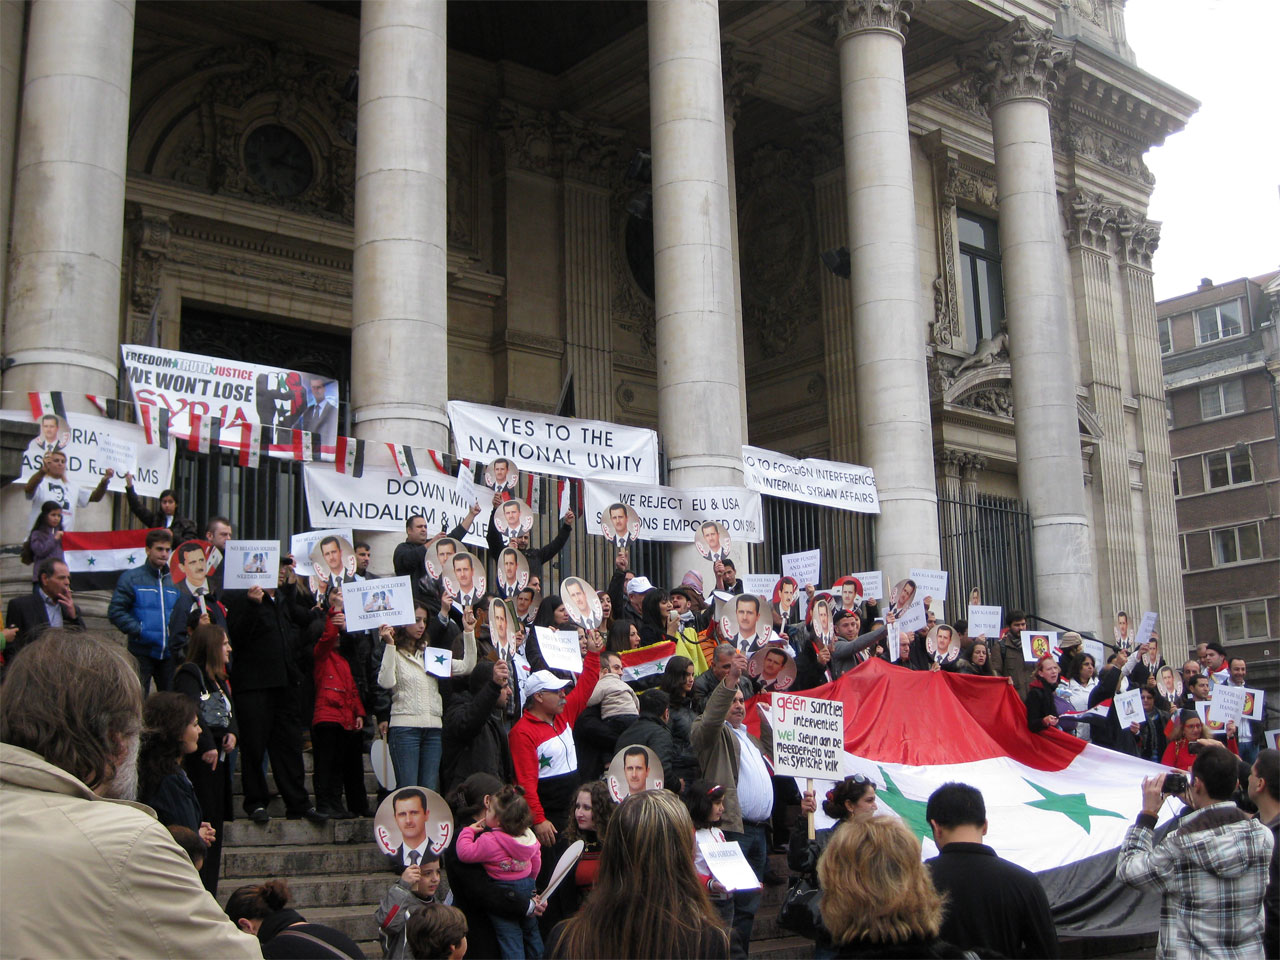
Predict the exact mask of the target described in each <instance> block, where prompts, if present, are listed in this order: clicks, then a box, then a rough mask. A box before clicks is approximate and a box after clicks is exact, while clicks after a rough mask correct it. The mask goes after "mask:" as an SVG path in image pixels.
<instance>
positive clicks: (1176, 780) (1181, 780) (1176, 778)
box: [1160, 773, 1188, 794]
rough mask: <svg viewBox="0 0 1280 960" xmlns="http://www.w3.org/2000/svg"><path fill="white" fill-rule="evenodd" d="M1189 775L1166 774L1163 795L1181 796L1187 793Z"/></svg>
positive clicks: (1161, 789) (1161, 790) (1162, 789)
mask: <svg viewBox="0 0 1280 960" xmlns="http://www.w3.org/2000/svg"><path fill="white" fill-rule="evenodd" d="M1187 786H1188V784H1187V775H1186V774H1185V773H1166V774H1165V775H1164V785H1163V786H1162V787H1161V788H1160V792H1161V793H1172V794H1180V793H1186V792H1187Z"/></svg>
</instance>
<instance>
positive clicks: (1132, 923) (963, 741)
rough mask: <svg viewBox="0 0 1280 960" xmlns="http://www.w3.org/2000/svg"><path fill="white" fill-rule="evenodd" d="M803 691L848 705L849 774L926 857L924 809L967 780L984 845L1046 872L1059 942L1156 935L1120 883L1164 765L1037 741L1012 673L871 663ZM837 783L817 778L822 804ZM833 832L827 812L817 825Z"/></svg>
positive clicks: (1059, 736) (1074, 743)
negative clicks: (1149, 790)
mask: <svg viewBox="0 0 1280 960" xmlns="http://www.w3.org/2000/svg"><path fill="white" fill-rule="evenodd" d="M805 695H806V696H817V697H826V698H829V699H838V700H841V701H843V703H844V724H845V759H844V770H845V774H846V775H848V774H853V773H860V774H862V775H864V776H867V777H870V778H871V779H872V780H874V781H875V783H876V786H877V797H876V803H877V805H878V807H879V809H880V812H881V813H886V814H891V815H894V816H898V817H900V818H902V820H904V821H905V822H906V824H907V826H909V827H910V828H911V830H912V832H913V833H915V835H916V836H917V837H919V838H920V840H921V844H922V846H923V848H924V850H923V853H924V856H925V858H926V859H927V858H929V857H933V856H936V855H937V852H938V851H937V847H936V846H935V845H934V842H933V837H932V833H931V831H930V829H929V824H928V822H927V820H926V819H925V802H926V801H927V800H928V798H929V795H930V794H931V793H932V792H933V791H934V790H935V789H937V788H938V787H939V786H941V785H942V784H944V783H947V782H948V781H959V782H961V783H967V784H970V785H972V786H975V787H977V788H978V789H979V790H981V791H982V795H983V797H984V798H985V801H986V806H987V823H988V832H987V837H986V842H987V844H988V845H989V846H991V847H992V848H994V849H995V851H996V853H998V854H999V855H1000V856H1002V857H1004V858H1005V859H1006V860H1011V861H1012V862H1014V863H1017V864H1020V865H1021V866H1023V867H1025V868H1027V869H1028V870H1031V871H1033V872H1034V873H1036V874H1038V875H1039V878H1040V881H1041V883H1042V884H1043V885H1044V888H1045V893H1046V894H1048V897H1049V903H1050V905H1051V906H1052V908H1053V916H1054V921H1055V923H1056V924H1057V927H1058V933H1059V934H1060V935H1070V936H1114V935H1117V934H1138V933H1152V932H1155V930H1156V929H1157V927H1158V921H1159V908H1160V901H1159V897H1158V896H1153V895H1151V894H1149V893H1147V894H1140V893H1139V892H1138V891H1136V890H1133V889H1131V888H1129V887H1125V886H1123V885H1121V884H1119V883H1117V882H1116V879H1115V866H1116V854H1117V850H1118V848H1119V846H1120V843H1121V841H1122V839H1123V838H1124V833H1125V830H1126V829H1127V828H1128V827H1129V825H1130V824H1132V823H1133V822H1134V818H1135V817H1136V816H1137V814H1138V813H1139V812H1140V810H1141V808H1142V790H1141V784H1142V780H1143V778H1144V777H1147V776H1151V775H1153V774H1158V773H1163V772H1165V768H1164V767H1161V766H1159V765H1158V764H1153V763H1148V762H1146V761H1143V760H1139V759H1137V758H1136V757H1130V756H1126V755H1124V754H1121V753H1116V752H1114V751H1111V750H1107V749H1104V748H1103V747H1099V746H1095V745H1093V744H1090V743H1086V742H1085V741H1083V740H1079V739H1077V738H1075V737H1073V736H1070V735H1068V734H1065V733H1062V732H1060V731H1056V730H1050V731H1046V732H1045V733H1039V734H1036V733H1032V732H1031V731H1030V730H1028V729H1027V711H1026V707H1025V706H1024V705H1023V703H1022V701H1021V700H1020V699H1019V698H1018V694H1017V692H1016V691H1015V690H1014V688H1013V686H1012V685H1010V684H1009V682H1008V681H1007V680H1006V679H1005V678H1003V677H977V676H966V675H962V674H954V673H948V672H943V671H935V672H928V671H912V670H908V669H906V668H905V667H898V666H892V665H890V664H888V663H885V662H884V661H883V660H879V659H872V660H869V661H867V662H866V663H863V664H861V665H860V666H858V667H856V668H855V669H853V670H851V671H849V672H848V673H846V674H845V675H844V676H842V677H841V678H840V679H839V680H837V681H835V682H834V683H829V684H826V685H825V686H822V687H818V688H816V689H814V690H809V691H805ZM751 714H757V716H756V717H753V718H752V719H753V720H756V721H758V713H757V711H751V712H750V713H749V714H748V715H749V716H751ZM832 785H833V784H832V783H831V782H825V783H824V782H822V781H815V782H814V786H815V788H816V790H817V793H818V796H819V797H821V796H822V795H823V794H824V793H825V792H826V791H827V790H828V789H829V788H830V787H831V786H832ZM801 789H802V790H803V789H804V785H803V783H802V784H801ZM1173 806H1174V804H1167V805H1166V810H1165V811H1164V813H1163V814H1162V820H1165V819H1168V818H1169V817H1170V816H1171V815H1172V813H1171V810H1170V808H1171V807H1173ZM831 825H832V821H831V820H830V819H828V818H827V817H826V816H825V815H824V814H822V812H821V810H819V812H818V814H817V826H819V827H822V826H831Z"/></svg>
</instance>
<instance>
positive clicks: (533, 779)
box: [508, 630, 604, 847]
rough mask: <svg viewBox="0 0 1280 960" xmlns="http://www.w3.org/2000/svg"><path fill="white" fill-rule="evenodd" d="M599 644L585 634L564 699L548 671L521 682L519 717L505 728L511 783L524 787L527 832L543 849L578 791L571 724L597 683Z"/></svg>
mask: <svg viewBox="0 0 1280 960" xmlns="http://www.w3.org/2000/svg"><path fill="white" fill-rule="evenodd" d="M603 649H604V641H603V640H602V639H601V637H600V634H599V633H597V632H596V631H594V630H593V631H591V633H589V634H588V639H587V653H586V655H585V656H584V657H583V658H582V673H581V674H579V675H578V683H577V686H575V687H574V688H573V692H572V693H570V694H569V695H568V696H566V695H565V692H564V688H565V687H566V686H568V685H569V683H570V681H568V680H562V679H560V678H559V677H557V676H556V675H555V674H554V673H552V672H551V671H550V670H536V671H534V672H533V673H532V674H530V675H529V679H528V680H526V681H525V684H524V694H525V703H524V714H523V716H521V717H520V719H519V720H517V721H516V722H515V725H514V726H512V728H511V733H510V734H509V735H508V742H509V743H510V745H511V764H512V766H513V767H514V768H515V772H516V782H517V783H519V784H520V786H522V787H524V796H525V799H526V800H527V801H528V802H529V809H530V810H531V811H532V812H533V832H534V834H536V835H537V837H538V841H539V842H540V843H541V844H542V845H543V846H544V847H549V846H551V845H552V844H553V843H555V840H556V833H557V832H558V831H560V830H563V829H564V827H565V824H566V823H567V822H568V820H569V808H570V806H571V805H572V803H573V797H574V791H575V790H576V789H577V787H578V751H577V748H576V747H575V746H574V743H573V723H574V721H575V720H577V719H578V714H580V713H581V712H582V709H583V708H584V707H585V706H586V705H587V698H588V697H590V696H591V691H592V690H594V689H595V685H596V681H597V680H598V679H600V651H601V650H603Z"/></svg>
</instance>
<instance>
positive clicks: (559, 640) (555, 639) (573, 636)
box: [533, 627, 582, 673]
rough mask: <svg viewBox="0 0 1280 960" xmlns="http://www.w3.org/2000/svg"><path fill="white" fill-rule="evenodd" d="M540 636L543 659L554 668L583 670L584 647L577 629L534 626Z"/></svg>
mask: <svg viewBox="0 0 1280 960" xmlns="http://www.w3.org/2000/svg"><path fill="white" fill-rule="evenodd" d="M533 630H534V633H535V634H537V637H538V649H539V650H541V651H542V659H543V660H545V661H546V662H547V666H548V667H550V668H551V669H552V670H568V671H569V672H570V673H581V672H582V647H581V645H580V644H579V643H578V631H576V630H552V629H551V628H550V627H534V628H533Z"/></svg>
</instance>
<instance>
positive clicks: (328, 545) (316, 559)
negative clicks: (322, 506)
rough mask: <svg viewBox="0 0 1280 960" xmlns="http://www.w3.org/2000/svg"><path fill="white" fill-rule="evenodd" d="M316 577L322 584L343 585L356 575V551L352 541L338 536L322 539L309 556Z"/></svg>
mask: <svg viewBox="0 0 1280 960" xmlns="http://www.w3.org/2000/svg"><path fill="white" fill-rule="evenodd" d="M308 559H309V560H310V561H311V569H312V570H313V571H314V576H315V579H316V580H317V581H319V582H320V583H321V584H325V583H329V584H332V583H341V582H342V581H343V580H344V579H346V578H347V577H353V576H355V573H356V550H355V547H353V546H351V541H350V540H348V539H347V538H346V537H340V536H338V535H337V534H332V533H331V534H329V535H328V536H327V537H323V538H321V539H320V540H319V541H318V542H317V543H316V545H315V546H314V547H312V548H311V553H310V554H309V555H308Z"/></svg>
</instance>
